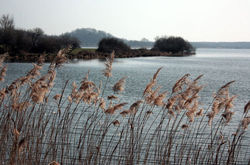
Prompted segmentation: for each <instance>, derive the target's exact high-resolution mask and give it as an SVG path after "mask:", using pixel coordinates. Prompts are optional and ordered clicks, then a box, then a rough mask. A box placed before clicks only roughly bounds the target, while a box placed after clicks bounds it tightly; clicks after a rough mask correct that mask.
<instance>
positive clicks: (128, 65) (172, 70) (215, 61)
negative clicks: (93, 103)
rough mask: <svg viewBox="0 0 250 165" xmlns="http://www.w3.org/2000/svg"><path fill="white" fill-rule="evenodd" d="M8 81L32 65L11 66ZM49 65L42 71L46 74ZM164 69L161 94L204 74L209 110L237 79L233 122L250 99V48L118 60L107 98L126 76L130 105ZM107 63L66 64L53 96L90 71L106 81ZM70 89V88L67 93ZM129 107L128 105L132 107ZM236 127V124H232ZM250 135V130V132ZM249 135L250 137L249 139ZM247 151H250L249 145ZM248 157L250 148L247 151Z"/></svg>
mask: <svg viewBox="0 0 250 165" xmlns="http://www.w3.org/2000/svg"><path fill="white" fill-rule="evenodd" d="M7 65H8V71H7V76H6V82H4V84H2V86H5V85H6V84H10V83H11V82H12V81H13V80H15V79H16V78H18V77H20V76H22V75H25V73H27V72H28V71H29V70H30V69H31V68H32V65H31V64H30V63H9V64H7ZM47 67H48V64H46V66H45V67H44V69H43V73H45V72H46V69H47ZM159 67H163V69H162V70H161V72H160V73H159V75H158V78H157V82H158V84H159V85H160V86H162V88H161V91H165V90H167V91H169V93H170V92H171V88H172V86H173V85H174V84H175V82H176V81H177V80H178V79H179V78H180V77H181V76H183V75H184V74H186V73H189V74H191V76H190V78H191V79H192V78H195V77H197V76H199V75H201V74H204V76H203V77H202V79H201V80H200V84H203V85H205V87H204V89H203V90H202V92H201V93H200V101H201V106H202V107H203V108H206V107H207V106H208V105H209V104H210V103H211V101H212V95H213V92H216V91H217V90H218V89H219V88H220V87H221V86H222V85H224V84H225V83H227V82H229V81H232V80H235V81H236V82H235V83H234V84H232V85H231V87H230V93H231V94H233V95H237V96H238V97H237V99H236V100H235V102H234V104H235V107H234V109H233V111H235V112H236V113H235V115H234V117H233V120H234V121H237V119H240V117H241V113H240V112H243V108H244V105H245V104H246V103H247V102H248V101H249V100H250V49H198V50H197V54H196V55H194V56H190V57H140V58H127V59H125V58H122V59H119V58H118V59H115V62H114V64H113V70H112V74H113V76H112V77H111V79H110V80H109V83H108V85H107V90H106V93H105V94H106V95H111V94H113V92H112V86H113V85H114V84H115V82H117V81H118V80H119V79H120V78H122V77H124V76H127V79H126V84H125V91H124V92H123V93H122V94H120V96H121V97H120V99H121V102H123V101H124V102H129V103H130V104H131V103H133V102H134V101H136V100H138V99H140V98H141V97H142V92H143V91H144V88H145V86H146V85H147V83H148V82H149V81H150V79H151V78H152V76H153V74H154V73H155V71H156V70H157V69H158V68H159ZM103 69H104V61H101V60H98V59H96V60H89V61H78V62H77V63H69V64H65V65H64V66H63V67H62V68H60V69H59V70H58V72H57V78H56V82H55V84H56V85H55V87H54V89H53V91H52V93H53V94H56V93H59V92H60V91H61V90H62V87H63V85H64V83H65V82H66V80H69V82H70V84H71V83H72V82H73V81H75V82H76V83H78V84H79V83H80V82H81V80H82V79H83V78H84V77H85V75H86V73H87V72H88V71H89V73H90V74H89V79H90V80H91V81H94V82H95V83H96V84H97V85H98V84H99V83H100V81H102V84H105V82H106V78H105V77H104V76H103V75H102V70H103ZM70 91H71V89H70V88H67V89H66V92H70ZM130 104H129V105H130ZM233 124H236V123H233ZM248 132H249V131H248ZM249 137H250V136H249V133H248V134H247V138H249ZM246 148H248V147H247V146H246ZM245 151H246V154H247V153H249V149H245Z"/></svg>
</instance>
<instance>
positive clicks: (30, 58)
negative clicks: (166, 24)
mask: <svg viewBox="0 0 250 165" xmlns="http://www.w3.org/2000/svg"><path fill="white" fill-rule="evenodd" d="M41 55H43V56H44V58H45V62H51V61H53V59H54V58H55V56H56V53H49V54H46V53H44V54H40V53H29V52H25V51H21V52H19V53H18V54H16V55H15V56H13V55H12V56H8V57H7V58H6V61H7V62H36V61H37V60H38V59H39V57H40V56H41ZM109 55H110V53H102V52H98V51H96V49H95V48H75V49H73V50H71V51H70V52H68V54H67V58H68V59H69V61H71V60H75V59H76V60H89V59H105V58H107V57H108V56H109ZM190 55H193V54H183V53H179V54H178V53H177V54H171V53H167V52H160V51H152V50H147V49H132V50H131V51H128V52H127V51H126V52H117V53H116V58H133V57H152V56H168V57H183V56H190Z"/></svg>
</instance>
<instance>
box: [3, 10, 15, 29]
mask: <svg viewBox="0 0 250 165" xmlns="http://www.w3.org/2000/svg"><path fill="white" fill-rule="evenodd" d="M0 28H1V29H3V31H6V30H13V29H14V19H13V18H12V17H10V16H9V15H8V14H7V15H3V16H2V17H1V19H0Z"/></svg>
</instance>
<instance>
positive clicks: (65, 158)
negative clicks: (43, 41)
mask: <svg viewBox="0 0 250 165" xmlns="http://www.w3.org/2000/svg"><path fill="white" fill-rule="evenodd" d="M66 52H67V50H61V51H59V53H58V55H57V56H56V57H55V59H54V60H53V62H52V63H51V64H50V66H49V68H48V72H47V73H45V74H44V75H40V71H41V69H42V67H43V61H44V59H43V57H42V56H41V57H40V58H39V60H38V63H37V64H33V65H34V66H33V69H31V70H30V71H29V72H28V73H27V74H26V75H24V76H22V77H20V78H18V79H17V80H15V81H13V82H12V83H11V84H10V85H8V86H6V87H4V86H3V85H2V84H1V90H0V141H1V143H0V148H1V150H0V161H1V163H2V164H20V165H22V164H51V165H52V164H53V165H58V164H237V163H239V164H248V163H249V162H250V157H249V154H245V153H249V150H248V149H249V143H248V140H249V139H247V137H246V134H247V133H248V132H247V127H248V125H249V124H250V116H249V110H250V101H249V102H248V103H246V105H245V108H244V110H243V111H242V118H241V119H239V120H238V121H239V123H238V124H237V125H236V127H233V126H230V123H231V122H232V121H231V120H233V119H234V117H233V115H234V112H233V102H234V100H235V98H236V96H235V95H231V94H230V93H229V87H230V86H231V85H232V84H233V83H234V81H231V82H229V83H227V84H225V85H223V86H222V87H220V88H219V89H218V91H217V92H216V93H215V94H214V96H213V97H212V100H211V104H210V105H209V106H207V107H208V108H207V109H202V106H203V105H202V104H201V103H200V101H199V100H200V97H202V96H200V95H199V93H200V91H201V90H202V88H203V85H200V84H199V80H200V79H201V78H202V75H200V76H198V77H197V78H194V79H191V78H190V75H189V74H186V75H184V76H183V77H181V78H180V79H179V80H177V81H176V83H175V84H173V87H172V91H169V92H167V91H160V84H157V77H158V76H160V71H161V70H162V68H159V69H158V70H157V71H156V73H155V74H154V75H153V77H152V79H151V80H150V81H149V83H148V84H147V85H146V87H145V89H144V90H143V91H142V96H141V97H140V99H138V100H136V101H135V102H133V103H129V102H120V99H119V98H121V97H122V95H120V93H121V92H124V90H125V81H126V79H127V77H122V78H121V79H120V80H119V81H118V82H117V83H115V84H112V85H111V84H109V83H110V81H109V80H110V79H111V78H112V64H113V60H114V53H112V54H111V56H110V57H109V58H107V61H106V63H105V66H106V68H105V69H104V71H103V74H104V76H105V77H106V80H105V82H104V85H101V84H102V83H100V84H96V83H94V82H92V81H91V80H90V79H91V77H89V74H87V75H86V76H85V77H84V78H83V80H82V81H81V82H80V84H78V83H75V82H73V83H72V85H69V84H70V83H69V81H66V82H65V85H64V87H63V88H62V89H61V90H60V91H58V90H56V91H54V92H53V87H54V80H55V78H56V71H57V69H59V67H60V66H61V65H62V64H63V62H65V61H66V55H65V53H66ZM3 58H4V56H1V60H0V61H1V62H2V61H3ZM6 69H7V66H6V65H2V63H1V72H0V73H1V74H0V80H1V81H4V77H5V75H6ZM77 84H78V85H77ZM109 86H113V87H112V89H113V92H111V93H107V91H108V90H107V88H108V87H109ZM67 91H68V92H67ZM55 92H56V93H55ZM229 127H230V129H228V128H229Z"/></svg>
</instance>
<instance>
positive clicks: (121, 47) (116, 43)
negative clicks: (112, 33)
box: [97, 37, 130, 53]
mask: <svg viewBox="0 0 250 165" xmlns="http://www.w3.org/2000/svg"><path fill="white" fill-rule="evenodd" d="M113 50H114V51H115V52H116V53H123V52H128V51H130V47H129V46H128V45H126V44H125V43H124V42H123V41H122V40H120V39H117V38H113V37H112V38H103V39H102V40H101V41H100V42H99V44H98V49H97V51H99V52H104V53H111V52H112V51H113Z"/></svg>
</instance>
